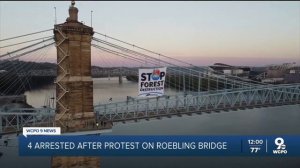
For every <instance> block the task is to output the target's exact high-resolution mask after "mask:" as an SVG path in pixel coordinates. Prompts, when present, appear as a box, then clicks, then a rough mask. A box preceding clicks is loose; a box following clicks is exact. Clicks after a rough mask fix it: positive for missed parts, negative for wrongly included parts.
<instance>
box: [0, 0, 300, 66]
mask: <svg viewBox="0 0 300 168" xmlns="http://www.w3.org/2000/svg"><path fill="white" fill-rule="evenodd" d="M69 5H70V1H63V2H58V1H49V2H7V1H5V2H3V1H1V2H0V39H4V38H8V37H13V36H17V35H22V34H27V33H31V32H35V31H39V30H44V29H49V28H53V25H54V20H55V19H54V7H56V11H57V23H63V22H64V21H65V19H66V18H67V17H68V7H69ZM75 6H76V7H77V8H78V9H79V21H84V23H85V24H86V25H88V26H90V13H91V12H90V11H91V10H92V11H93V28H94V30H95V31H97V32H101V33H104V34H107V35H110V36H112V37H116V38H119V39H122V40H124V41H128V42H130V43H133V44H136V45H138V46H141V47H144V48H147V49H150V50H153V51H156V52H159V53H162V54H164V55H167V56H170V57H174V58H178V59H181V60H184V61H186V62H190V63H193V64H195V65H211V64H213V63H216V62H222V63H226V64H231V65H250V66H255V65H256V66H261V65H268V64H281V63H285V62H296V63H297V64H300V2H201V1H199V2H195V1H193V2H191V1H189V2H178V1H176V2H146V1H142V2H95V1H93V2H88V1H87V2H86V1H79V2H76V5H75ZM37 13H38V15H37ZM28 18H30V19H28ZM30 21H32V22H33V23H29V22H30ZM20 27H22V29H20ZM50 35H51V34H50ZM0 44H1V46H2V45H4V44H3V43H0ZM1 50H2V51H0V53H1V54H2V53H4V52H6V51H5V50H3V49H1ZM52 50H53V49H52ZM50 53H51V54H52V55H53V54H55V50H53V51H50ZM95 54H96V53H92V56H93V55H95ZM262 58H263V60H262Z"/></svg>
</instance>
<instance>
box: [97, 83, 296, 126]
mask: <svg viewBox="0 0 300 168" xmlns="http://www.w3.org/2000/svg"><path fill="white" fill-rule="evenodd" d="M299 95H300V89H299V86H298V85H296V86H287V85H286V86H285V87H274V88H256V89H251V90H235V91H230V92H216V93H207V94H201V95H200V94H199V95H189V94H185V95H176V96H163V97H156V98H148V99H138V100H134V101H125V102H118V103H111V104H104V105H97V106H95V112H96V113H97V117H98V119H99V120H109V121H125V120H136V119H141V118H146V119H147V118H153V117H160V116H170V115H179V114H182V113H191V112H201V111H219V110H230V109H231V110H236V109H238V108H253V107H260V106H276V105H284V104H295V103H300V102H299V97H300V96H299Z"/></svg>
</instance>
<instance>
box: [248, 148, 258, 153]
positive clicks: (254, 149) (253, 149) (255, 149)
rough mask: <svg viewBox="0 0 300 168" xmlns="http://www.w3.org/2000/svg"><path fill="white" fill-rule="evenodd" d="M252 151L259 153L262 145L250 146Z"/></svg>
mask: <svg viewBox="0 0 300 168" xmlns="http://www.w3.org/2000/svg"><path fill="white" fill-rule="evenodd" d="M250 149H251V153H257V152H258V151H259V150H260V147H250Z"/></svg>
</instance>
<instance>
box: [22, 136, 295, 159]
mask: <svg viewBox="0 0 300 168" xmlns="http://www.w3.org/2000/svg"><path fill="white" fill-rule="evenodd" d="M19 155H20V156H279V157H282V156H300V136H128V135H126V136H119V135H118V136H114V135H101V136H99V135H98V136H96V135H80V136H62V135H59V136H57V135H54V136H40V135H39V136H27V138H26V137H25V136H20V137H19Z"/></svg>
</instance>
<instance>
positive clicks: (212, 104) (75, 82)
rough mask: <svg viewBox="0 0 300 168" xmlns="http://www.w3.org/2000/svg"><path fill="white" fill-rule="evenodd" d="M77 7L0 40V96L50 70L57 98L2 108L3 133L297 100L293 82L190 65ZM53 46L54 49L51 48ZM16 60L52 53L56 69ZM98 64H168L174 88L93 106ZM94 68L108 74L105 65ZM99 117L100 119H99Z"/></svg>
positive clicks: (299, 90) (124, 69)
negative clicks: (47, 24)
mask: <svg viewBox="0 0 300 168" xmlns="http://www.w3.org/2000/svg"><path fill="white" fill-rule="evenodd" d="M77 13H78V9H77V8H76V7H74V4H72V6H71V7H70V8H69V14H70V17H69V18H68V19H67V20H66V22H65V23H63V24H56V25H54V28H49V29H47V30H42V31H37V32H33V33H28V34H24V35H19V36H15V37H11V38H6V39H1V40H0V42H1V43H3V44H4V43H5V44H4V45H3V44H1V46H0V49H1V55H0V70H1V78H2V79H4V78H5V80H1V81H0V90H1V94H0V95H1V96H12V95H8V94H9V93H14V94H15V95H19V94H21V92H22V89H21V87H23V88H25V86H24V83H27V84H28V85H29V88H30V85H31V84H30V81H31V78H32V77H33V76H34V75H36V74H43V75H44V76H47V75H49V76H50V75H52V76H53V75H54V76H56V80H55V84H56V97H54V101H55V102H56V105H54V106H50V105H46V106H44V107H41V108H24V107H22V108H21V107H14V108H3V107H0V134H1V135H4V134H6V133H14V132H21V131H22V127H25V126H60V127H62V130H63V131H64V132H82V133H83V134H84V132H87V131H91V130H99V132H101V131H102V130H104V129H111V127H112V123H114V122H127V121H138V120H149V119H153V118H156V119H161V118H163V117H172V116H181V115H185V114H186V115H191V114H201V113H210V112H220V111H230V110H232V111H236V110H244V109H251V108H262V107H268V106H284V105H290V104H300V84H298V83H295V84H280V85H272V84H265V83H261V82H257V81H251V80H249V79H245V78H240V77H237V76H232V75H227V74H222V73H220V72H216V71H214V70H212V69H210V68H209V67H199V66H195V65H193V64H190V63H188V62H185V61H182V60H179V59H176V58H173V57H171V56H166V55H164V54H161V53H158V52H155V51H152V50H149V49H146V48H143V47H140V46H139V45H135V44H132V43H129V42H126V41H123V40H120V39H118V38H115V37H112V36H108V35H106V34H103V33H100V32H97V31H94V30H93V28H92V27H88V26H86V25H84V24H82V23H80V22H78V21H77V17H78V16H77ZM52 33H54V35H52ZM24 39H25V40H24ZM53 48H56V52H57V54H49V52H51V51H53ZM49 55H50V56H49ZM51 55H56V56H57V57H55V58H54V57H51ZM16 60H22V61H25V62H47V60H54V61H55V62H56V63H57V73H55V72H53V71H51V74H50V73H47V71H45V70H44V69H41V67H39V65H38V64H22V65H21V66H18V62H17V63H16ZM99 63H101V64H102V65H106V66H107V67H109V66H111V67H112V66H116V64H119V67H121V68H118V69H114V70H112V71H111V72H112V73H114V74H116V75H119V76H120V79H121V78H122V76H124V75H129V74H130V75H133V76H134V75H135V76H137V70H138V68H141V67H142V68H147V67H148V68H155V67H167V76H166V81H165V86H166V87H170V88H172V89H174V90H176V94H175V95H164V96H161V97H152V98H139V97H129V96H128V97H127V98H126V99H124V101H119V102H112V103H108V104H98V105H93V97H92V96H93V94H92V93H93V88H92V84H93V82H92V80H91V66H92V64H93V65H97V64H99ZM27 72H29V73H27ZM97 73H100V74H101V73H106V74H109V73H108V72H107V71H106V72H104V71H97ZM7 83H9V85H8V84H7ZM120 83H122V82H120ZM16 88H17V89H16ZM99 123H105V125H103V124H101V125H100V126H99V125H98V124H99ZM96 132H97V131H96ZM93 133H95V132H93Z"/></svg>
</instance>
